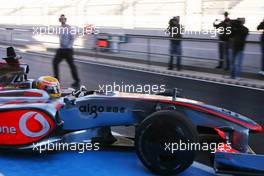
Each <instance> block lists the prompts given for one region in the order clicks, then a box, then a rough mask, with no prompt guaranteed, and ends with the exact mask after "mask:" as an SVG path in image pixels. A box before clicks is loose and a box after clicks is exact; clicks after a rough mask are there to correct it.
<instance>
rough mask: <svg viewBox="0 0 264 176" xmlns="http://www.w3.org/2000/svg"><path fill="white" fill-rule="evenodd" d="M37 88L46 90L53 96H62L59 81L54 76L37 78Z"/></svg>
mask: <svg viewBox="0 0 264 176" xmlns="http://www.w3.org/2000/svg"><path fill="white" fill-rule="evenodd" d="M36 88H37V89H41V90H45V91H46V92H47V93H48V94H49V95H50V96H51V97H52V98H57V97H60V96H61V89H60V83H59V81H58V80H57V79H56V78H54V77H52V76H41V77H40V78H38V79H37V80H36Z"/></svg>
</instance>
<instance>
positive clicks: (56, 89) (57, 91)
mask: <svg viewBox="0 0 264 176" xmlns="http://www.w3.org/2000/svg"><path fill="white" fill-rule="evenodd" d="M45 90H46V91H47V92H48V93H49V94H60V93H61V89H60V86H59V85H52V86H48V85H45Z"/></svg>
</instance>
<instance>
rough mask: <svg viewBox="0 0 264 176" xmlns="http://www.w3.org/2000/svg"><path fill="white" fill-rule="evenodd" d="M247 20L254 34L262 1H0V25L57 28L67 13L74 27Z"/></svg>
mask: <svg viewBox="0 0 264 176" xmlns="http://www.w3.org/2000/svg"><path fill="white" fill-rule="evenodd" d="M224 11H229V12H230V17H231V18H237V17H246V26H247V27H248V28H249V29H250V30H251V31H256V26H257V25H258V23H259V22H260V21H261V20H262V19H263V17H264V3H263V0H229V1H228V0H155V1H153V0H1V6H0V23H1V24H15V25H32V24H41V25H57V24H58V16H59V15H60V14H62V13H63V14H67V16H68V19H69V23H70V24H72V25H76V26H83V25H84V24H94V25H96V26H100V27H114V28H127V29H137V28H146V29H149V28H151V29H159V28H164V27H166V26H167V24H168V20H169V19H170V18H171V17H172V16H176V15H179V16H181V23H182V24H183V25H184V26H185V28H186V29H187V30H197V31H199V30H208V29H213V26H212V22H213V21H214V20H215V19H223V15H222V14H223V12H224Z"/></svg>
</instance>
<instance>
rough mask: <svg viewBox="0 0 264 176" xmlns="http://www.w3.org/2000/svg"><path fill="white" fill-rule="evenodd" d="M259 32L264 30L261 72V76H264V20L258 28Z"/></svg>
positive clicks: (263, 33)
mask: <svg viewBox="0 0 264 176" xmlns="http://www.w3.org/2000/svg"><path fill="white" fill-rule="evenodd" d="M257 29H258V30H262V35H261V39H260V43H261V54H262V59H261V62H262V63H261V71H259V74H260V75H262V76H264V19H263V21H262V22H261V23H260V24H259V25H258V27H257Z"/></svg>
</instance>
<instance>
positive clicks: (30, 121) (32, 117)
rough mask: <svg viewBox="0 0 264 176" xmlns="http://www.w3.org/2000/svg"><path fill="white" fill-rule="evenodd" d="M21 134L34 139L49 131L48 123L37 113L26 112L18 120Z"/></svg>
mask: <svg viewBox="0 0 264 176" xmlns="http://www.w3.org/2000/svg"><path fill="white" fill-rule="evenodd" d="M19 128H20V130H21V132H22V133H23V134H24V135H25V136H28V137H31V138H36V137H40V136H42V135H44V134H46V133H47V132H48V131H49V130H50V125H49V122H48V121H47V120H46V119H45V118H44V117H43V116H42V115H41V114H40V113H38V112H33V111H30V112H26V113H25V114H23V115H22V116H21V118H20V120H19Z"/></svg>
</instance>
